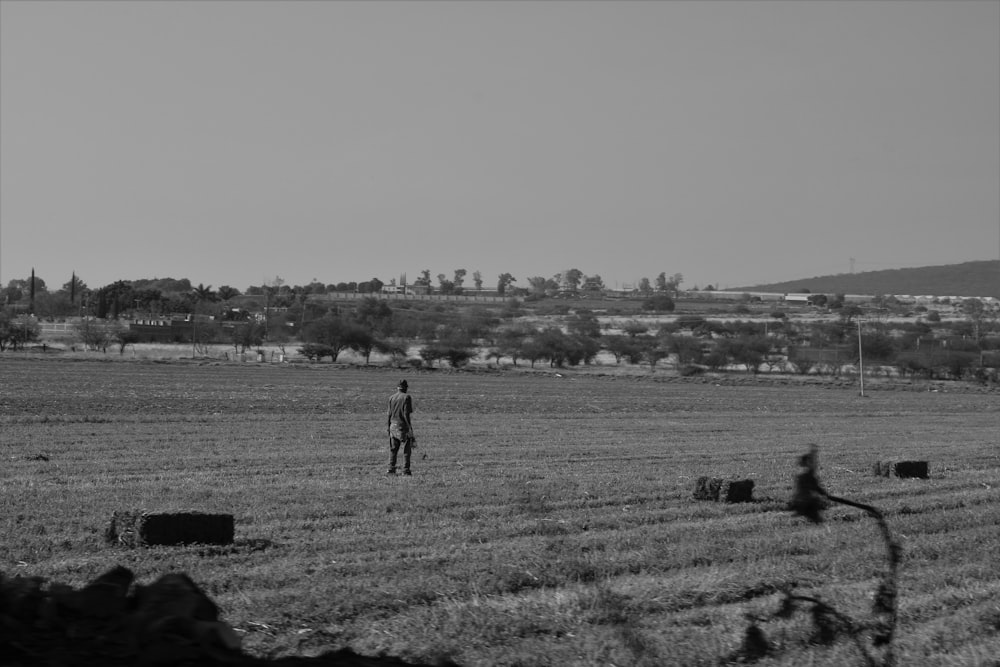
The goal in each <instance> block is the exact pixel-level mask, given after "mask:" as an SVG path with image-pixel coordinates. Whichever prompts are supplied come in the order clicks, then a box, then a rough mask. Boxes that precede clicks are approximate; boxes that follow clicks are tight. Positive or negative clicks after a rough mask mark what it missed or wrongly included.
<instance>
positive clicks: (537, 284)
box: [528, 276, 551, 296]
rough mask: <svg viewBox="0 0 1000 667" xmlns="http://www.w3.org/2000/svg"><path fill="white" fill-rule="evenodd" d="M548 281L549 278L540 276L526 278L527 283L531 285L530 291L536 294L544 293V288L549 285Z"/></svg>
mask: <svg viewBox="0 0 1000 667" xmlns="http://www.w3.org/2000/svg"><path fill="white" fill-rule="evenodd" d="M550 282H551V280H550V279H548V278H543V277H541V276H533V277H531V278H528V285H529V286H530V287H531V293H532V294H534V295H536V296H542V295H544V294H545V289H546V288H547V287H548V286H549V284H550Z"/></svg>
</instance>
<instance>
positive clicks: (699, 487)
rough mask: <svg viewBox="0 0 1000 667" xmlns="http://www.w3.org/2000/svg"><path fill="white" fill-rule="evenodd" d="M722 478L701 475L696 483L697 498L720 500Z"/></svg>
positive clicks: (695, 497) (695, 492) (695, 495)
mask: <svg viewBox="0 0 1000 667" xmlns="http://www.w3.org/2000/svg"><path fill="white" fill-rule="evenodd" d="M721 488H722V479H720V478H719V477H699V478H698V479H697V480H695V483H694V499H695V500H718V499H719V489H721Z"/></svg>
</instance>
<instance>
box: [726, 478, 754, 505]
mask: <svg viewBox="0 0 1000 667" xmlns="http://www.w3.org/2000/svg"><path fill="white" fill-rule="evenodd" d="M753 487H754V483H753V480H752V479H731V480H727V481H725V482H723V483H722V488H720V489H719V500H721V501H723V502H727V503H750V502H753Z"/></svg>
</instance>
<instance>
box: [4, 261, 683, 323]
mask: <svg viewBox="0 0 1000 667" xmlns="http://www.w3.org/2000/svg"><path fill="white" fill-rule="evenodd" d="M467 275H468V271H466V270H465V269H455V271H454V273H453V274H452V275H451V277H449V276H448V275H446V274H444V273H440V274H438V275H437V284H436V285H434V284H432V281H431V272H430V269H424V270H423V271H422V272H421V275H420V277H419V278H417V279H416V280H415V281H414V282H413V285H407V282H406V275H405V274H403V275H401V276H400V277H399V281H398V282H397V280H396V279H393V280H392V281H390V283H389V284H391V285H393V286H396V287H399V288H407V289H412V288H417V289H420V290H422V291H424V292H429V293H437V294H445V295H452V294H463V293H464V292H466V291H467V287H466V276H467ZM515 282H517V278H515V277H514V276H513V275H511V274H510V273H502V274H500V275H499V276H497V281H496V283H495V290H493V291H495V293H496V294H497V295H499V296H518V297H536V298H537V297H543V296H552V295H556V294H576V293H582V294H587V293H598V292H601V291H603V290H604V289H605V285H604V281H603V280H602V279H601V277H600V276H599V275H596V274H595V275H586V274H584V273H583V272H582V271H580V270H579V269H575V268H574V269H567V270H565V271H561V272H559V273H557V274H555V275H554V276H552V277H548V278H546V277H543V276H533V277H530V278H528V279H527V281H526V285H525V286H524V287H519V288H515V287H514V283H515ZM682 282H683V276H681V274H679V273H675V274H674V275H673V276H670V277H668V276H667V274H666V273H665V272H663V273H660V275H659V276H657V277H656V278H655V279H654V281H652V282H651V281H650V280H649V279H648V278H643V279H642V280H641V281H640V282H639V283H638V285H637V286H636V287H635V289H634V292H635V293H636V294H637V295H642V296H651V295H653V294H661V295H666V296H675V295H676V294H677V292H678V290H679V289H680V285H681V283H682ZM385 285H386V283H384V282H383V281H382V280H380V279H378V278H372V279H371V280H367V281H363V282H341V283H336V284H333V283H330V284H324V283H322V282H320V281H318V280H316V279H313V281H312V282H310V283H308V284H306V285H295V286H290V285H287V284H285V281H284V280H282V279H281V278H280V277H276V278H274V279H273V280H271V281H268V282H267V283H266V284H263V285H257V286H251V287H248V288H247V289H246V290H245V292H241V291H240V290H238V289H236V288H235V287H232V286H230V285H223V286H221V287H219V288H218V289H212V286H211V285H204V284H201V283H199V284H198V285H192V284H191V281H190V280H188V279H186V278H184V279H179V280H175V279H173V278H153V279H141V280H131V281H126V280H117V281H115V282H113V283H109V284H107V285H104V286H102V287H98V288H94V289H92V288H90V287H88V286H87V284H86V283H85V282H84V281H83V280H82V279H81V278H80V277H79V276H77V275H76V273H75V272H74V273H73V275H72V276H71V278H70V280H69V281H68V282H66V283H64V284H63V285H62V287H61V288H60V289H58V290H50V289H49V288H48V286H47V284H46V282H45V280H44V279H42V278H41V277H39V276H35V275H34V272H32V275H31V276H30V277H29V278H25V279H15V280H11V281H9V282H8V284H7V286H6V287H4V288H2V289H0V305H3V306H5V307H9V308H10V309H12V310H14V311H16V312H28V313H30V314H35V315H38V316H40V317H71V316H80V315H92V316H95V317H99V318H107V317H118V316H121V315H124V314H127V313H129V314H131V313H148V314H150V315H156V316H162V315H171V314H178V313H209V312H219V313H221V312H222V311H224V310H225V309H227V308H228V307H229V305H230V303H231V302H232V300H233V299H235V298H236V297H240V296H254V297H261V298H262V300H263V301H264V304H263V305H264V307H265V308H279V309H280V308H288V307H290V306H292V305H293V304H295V303H296V302H299V303H301V302H304V301H305V300H306V299H307V298H308V297H309V296H310V295H316V294H329V293H343V292H352V293H361V294H375V293H379V292H381V291H382V288H383V287H384V286H385ZM472 285H473V286H474V289H475V290H476V292H482V291H484V287H483V285H484V279H483V276H482V274H481V273H480V272H479V271H474V272H473V273H472Z"/></svg>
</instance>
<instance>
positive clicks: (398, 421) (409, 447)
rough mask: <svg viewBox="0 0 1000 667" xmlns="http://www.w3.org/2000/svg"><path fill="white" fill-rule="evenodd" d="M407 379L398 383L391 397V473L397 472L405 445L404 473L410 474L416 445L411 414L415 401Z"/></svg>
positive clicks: (389, 422) (389, 420) (389, 421)
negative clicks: (400, 455) (399, 456)
mask: <svg viewBox="0 0 1000 667" xmlns="http://www.w3.org/2000/svg"><path fill="white" fill-rule="evenodd" d="M407 389H408V385H407V383H406V380H400V381H399V384H398V385H396V393H395V394H393V395H392V396H390V397H389V416H388V427H389V474H390V475H395V474H396V457H397V455H398V454H399V446H400V445H403V474H404V475H409V474H410V454H411V453H412V451H413V448H414V447H416V445H415V444H414V440H416V436H414V435H413V424H412V423H411V422H410V414H411V413H412V412H413V401H412V400H411V399H410V395H409V394H407V393H406V391H407Z"/></svg>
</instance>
